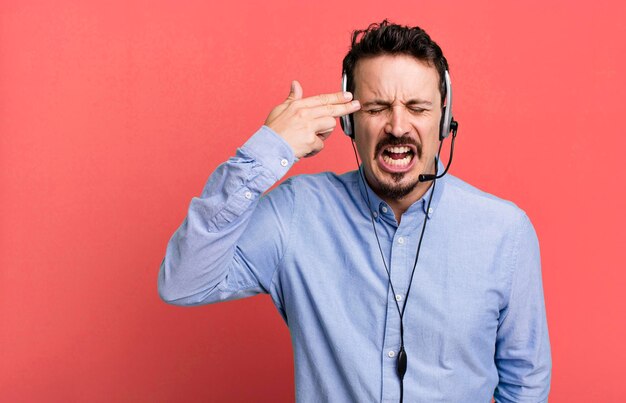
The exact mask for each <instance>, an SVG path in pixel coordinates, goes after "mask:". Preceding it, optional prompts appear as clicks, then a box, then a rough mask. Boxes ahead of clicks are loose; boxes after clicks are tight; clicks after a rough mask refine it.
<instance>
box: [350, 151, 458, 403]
mask: <svg viewBox="0 0 626 403" xmlns="http://www.w3.org/2000/svg"><path fill="white" fill-rule="evenodd" d="M442 145H443V142H439V149H438V151H437V157H435V175H434V177H433V178H432V181H433V187H432V189H431V192H430V195H429V197H428V204H427V206H426V214H425V215H424V223H423V225H422V231H421V234H420V238H419V241H418V244H417V251H416V252H415V261H414V262H413V269H412V270H411V277H410V279H409V286H408V287H407V292H406V295H405V297H404V304H403V305H402V309H400V304H399V303H398V300H397V299H396V298H394V301H395V303H396V309H397V310H398V315H399V316H400V350H399V352H398V358H397V363H396V368H397V372H398V377H399V379H400V403H402V402H403V400H404V374H405V373H406V370H407V366H408V365H407V364H408V360H407V355H406V351H405V350H404V320H403V319H404V311H405V310H406V305H407V302H408V299H409V292H410V291H411V284H412V283H413V276H414V274H415V268H416V267H417V262H418V260H419V254H420V250H421V247H422V239H424V232H425V231H426V222H427V221H428V212H429V211H430V205H431V202H432V200H433V195H434V194H435V186H436V183H437V162H438V160H439V155H440V154H441V147H442ZM352 150H353V151H354V158H355V159H356V163H357V167H358V169H359V176H360V177H361V180H362V181H363V187H364V189H365V197H366V198H367V207H368V209H369V212H370V221H371V222H372V228H373V229H374V236H375V237H376V243H377V244H378V250H379V252H380V258H381V260H382V261H383V266H384V267H385V271H386V272H387V277H388V279H389V286H390V287H391V292H392V293H393V295H394V297H395V296H396V295H397V294H396V291H395V289H394V286H393V282H392V281H391V271H390V270H389V267H388V266H387V262H386V261H385V254H384V253H383V249H382V247H381V246H380V239H379V238H378V231H377V230H376V224H375V222H374V212H373V211H372V203H371V201H370V197H369V192H368V191H367V183H366V181H365V175H364V174H363V171H362V169H361V164H360V163H359V157H358V153H357V151H356V146H355V145H354V139H353V140H352ZM446 171H447V169H446ZM444 174H445V173H444Z"/></svg>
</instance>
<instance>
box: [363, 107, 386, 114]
mask: <svg viewBox="0 0 626 403" xmlns="http://www.w3.org/2000/svg"><path fill="white" fill-rule="evenodd" d="M385 110H387V108H373V109H366V110H364V111H363V112H365V113H367V114H370V115H378V114H379V113H381V112H384V111H385Z"/></svg>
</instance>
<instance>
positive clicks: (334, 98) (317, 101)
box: [295, 91, 352, 108]
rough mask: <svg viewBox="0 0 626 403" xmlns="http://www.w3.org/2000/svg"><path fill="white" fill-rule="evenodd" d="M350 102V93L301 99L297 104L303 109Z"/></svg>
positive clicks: (341, 92)
mask: <svg viewBox="0 0 626 403" xmlns="http://www.w3.org/2000/svg"><path fill="white" fill-rule="evenodd" d="M351 100H352V93H350V92H343V91H340V92H334V93H332V94H319V95H315V96H313V97H308V98H302V99H300V100H298V101H295V102H297V103H298V104H299V105H300V106H302V107H304V108H311V107H316V106H323V105H337V104H345V103H347V102H350V101H351Z"/></svg>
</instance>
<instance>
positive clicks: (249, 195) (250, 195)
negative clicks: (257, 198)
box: [244, 192, 252, 200]
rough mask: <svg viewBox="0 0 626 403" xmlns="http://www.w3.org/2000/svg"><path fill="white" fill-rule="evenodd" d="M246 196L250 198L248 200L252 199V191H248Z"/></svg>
mask: <svg viewBox="0 0 626 403" xmlns="http://www.w3.org/2000/svg"><path fill="white" fill-rule="evenodd" d="M244 196H246V199H248V200H250V199H252V193H251V192H246V193H245V194H244Z"/></svg>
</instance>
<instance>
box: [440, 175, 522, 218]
mask: <svg viewBox="0 0 626 403" xmlns="http://www.w3.org/2000/svg"><path fill="white" fill-rule="evenodd" d="M441 203H442V206H443V207H444V208H445V209H453V210H454V211H455V212H457V213H459V215H460V216H465V217H467V218H468V219H471V221H472V222H473V223H486V224H491V225H499V226H501V227H509V228H510V226H513V227H517V226H520V225H524V223H525V222H528V223H529V220H528V216H527V215H526V212H525V211H524V210H522V209H521V208H520V207H518V206H517V205H516V204H515V203H513V202H512V201H510V200H505V199H503V198H500V197H498V196H495V195H493V194H491V193H488V192H485V191H483V190H481V189H478V188H477V187H475V186H472V185H470V184H469V183H467V182H465V181H463V180H461V179H459V178H457V177H455V176H452V175H448V177H447V179H446V182H445V187H444V190H443V195H442V200H441Z"/></svg>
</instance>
